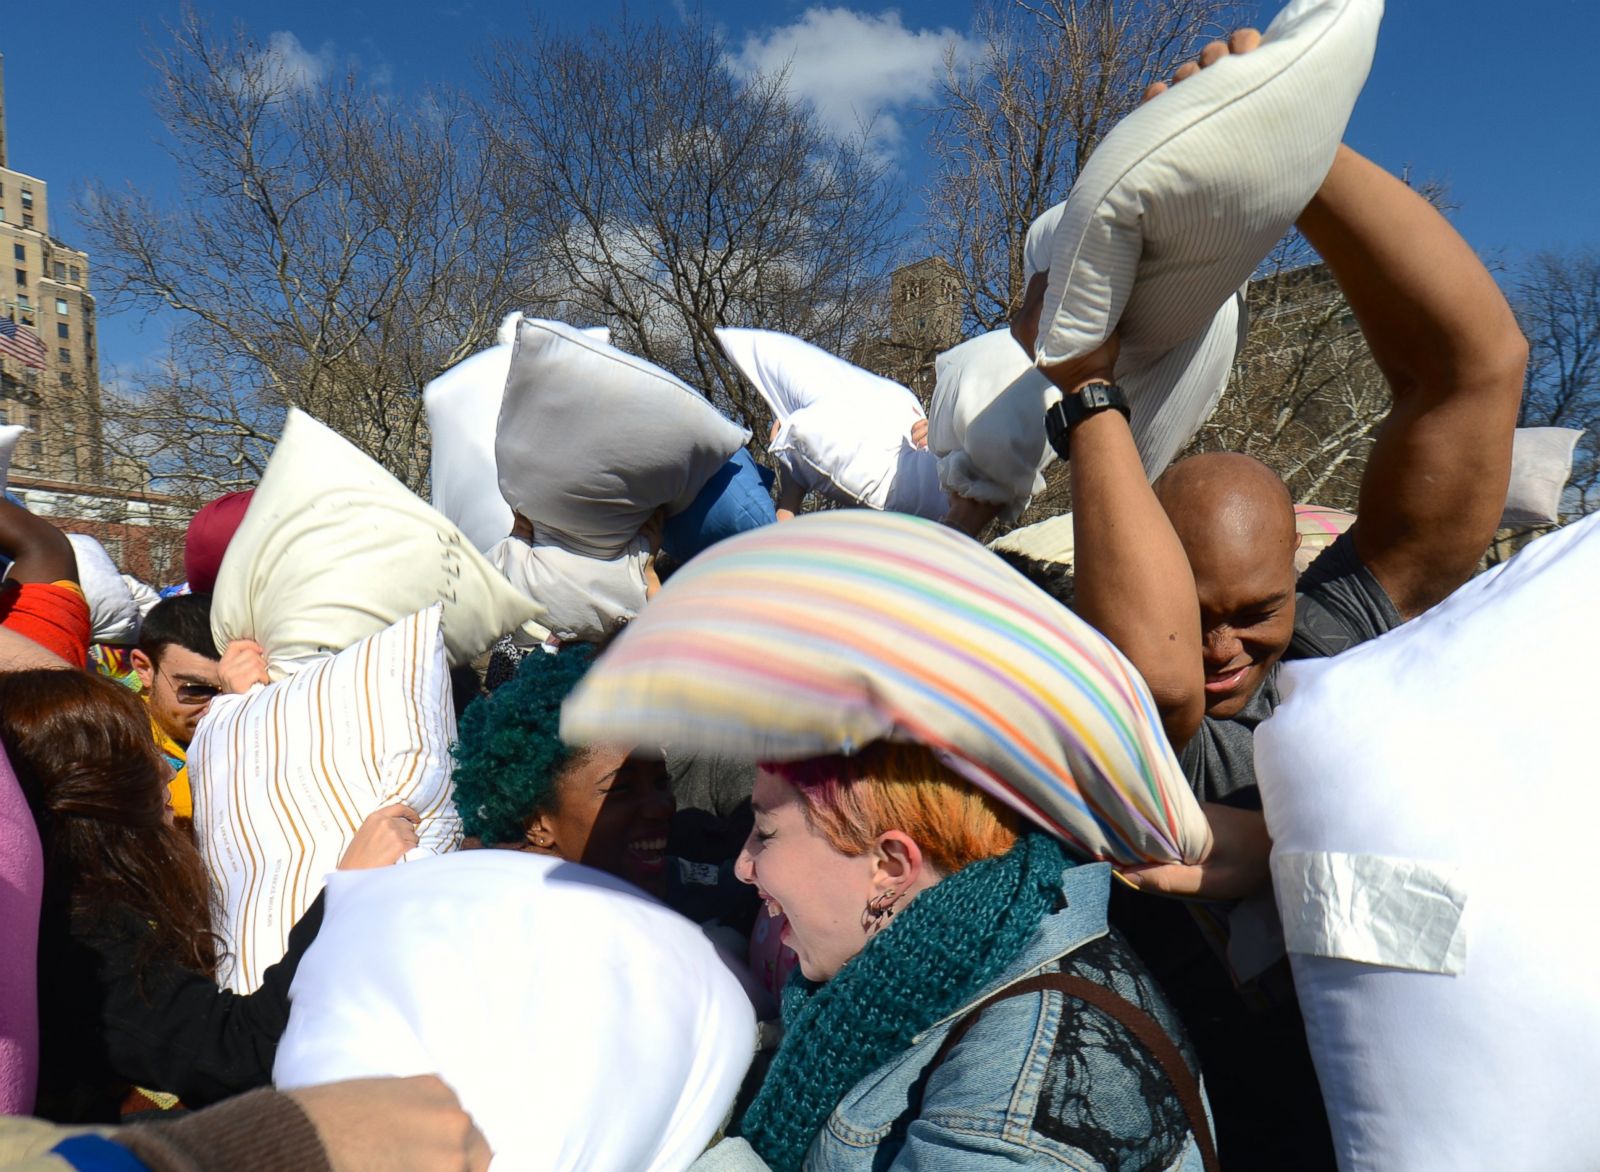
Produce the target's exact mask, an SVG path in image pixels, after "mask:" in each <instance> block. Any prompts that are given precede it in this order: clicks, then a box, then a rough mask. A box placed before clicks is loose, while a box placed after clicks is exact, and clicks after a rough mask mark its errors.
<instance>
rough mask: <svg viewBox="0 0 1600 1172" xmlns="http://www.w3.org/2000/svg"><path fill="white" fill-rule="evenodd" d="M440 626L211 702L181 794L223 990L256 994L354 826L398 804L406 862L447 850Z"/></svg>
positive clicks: (455, 823) (434, 612)
mask: <svg viewBox="0 0 1600 1172" xmlns="http://www.w3.org/2000/svg"><path fill="white" fill-rule="evenodd" d="M440 614H441V607H440V606H439V605H438V604H435V605H433V606H431V607H429V608H428V609H427V610H424V611H420V612H418V613H417V614H414V615H411V616H410V617H408V618H405V619H402V620H400V621H399V622H398V623H395V624H394V625H393V626H391V627H389V628H388V629H386V630H384V631H381V632H379V633H378V634H376V635H372V636H370V637H369V638H366V639H363V640H362V641H361V642H359V643H357V644H355V645H354V646H352V647H349V648H346V649H345V650H344V651H341V652H339V653H338V654H337V655H334V656H331V657H329V658H326V659H323V660H320V661H318V662H316V663H315V664H313V665H312V666H309V667H306V668H303V669H301V670H300V671H298V672H296V673H295V674H294V675H292V676H290V677H289V678H288V679H286V680H282V681H280V682H278V683H275V684H268V685H265V686H258V687H256V688H254V689H252V690H251V691H250V692H249V693H247V694H246V695H243V696H219V697H217V698H216V699H215V700H213V701H212V702H211V709H210V711H209V712H207V713H206V716H205V718H204V719H203V720H202V721H201V722H200V727H199V728H198V729H196V731H195V737H194V740H193V742H191V744H190V746H189V781H190V785H191V786H192V787H193V790H194V825H195V832H196V834H197V835H198V837H199V839H200V847H201V851H202V853H203V854H204V856H205V860H206V864H207V866H208V867H209V868H210V871H211V878H212V883H213V885H214V888H215V892H216V895H217V905H218V908H219V911H220V922H219V925H218V928H219V933H220V935H221V937H222V940H223V942H224V944H225V945H226V948H227V952H228V955H227V957H226V958H225V959H224V962H223V969H222V972H221V974H220V980H221V981H222V983H223V984H225V985H227V986H228V987H229V988H232V989H234V990H236V991H238V992H241V993H246V992H249V991H251V990H253V989H255V988H257V987H258V986H259V985H260V984H261V976H262V973H263V972H264V971H265V969H266V968H267V967H268V966H269V965H271V964H272V963H273V962H275V961H277V960H278V959H279V958H280V957H282V955H283V953H284V950H285V948H286V947H287V946H288V939H289V929H290V928H292V927H293V926H294V923H295V921H296V920H298V919H299V918H300V916H301V915H302V914H304V912H305V910H306V909H307V908H308V907H310V906H311V903H312V901H313V900H315V899H316V897H317V892H319V891H321V890H322V885H323V881H324V879H325V878H326V877H327V875H328V873H329V872H330V871H333V870H334V869H336V868H337V867H338V865H339V859H340V858H341V857H342V856H343V854H344V851H345V848H346V847H348V846H349V845H350V840H351V838H352V837H353V836H354V834H355V832H356V829H357V828H358V827H359V826H360V825H361V823H362V821H363V820H364V819H365V818H366V817H367V815H369V814H371V813H373V812H374V811H376V810H378V809H381V808H382V807H384V806H387V805H389V804H391V803H393V802H397V801H403V802H405V803H406V804H407V805H409V806H411V807H412V808H413V809H415V810H416V811H417V813H418V814H420V815H421V816H422V824H421V827H420V828H419V831H418V837H419V839H420V840H421V844H420V846H419V847H418V848H417V850H416V851H414V852H412V856H413V857H415V856H420V855H432V854H441V853H443V852H445V851H449V850H454V849H455V847H456V846H457V845H458V844H459V842H460V839H461V820H460V819H459V818H458V817H457V816H456V811H455V806H454V805H453V804H452V803H451V801H450V743H451V741H453V740H454V739H455V732H456V728H455V709H454V708H453V706H452V704H451V698H450V680H449V670H448V668H447V667H446V664H445V654H444V641H443V638H442V637H441V635H440V630H439V623H440Z"/></svg>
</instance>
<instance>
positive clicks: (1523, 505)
mask: <svg viewBox="0 0 1600 1172" xmlns="http://www.w3.org/2000/svg"><path fill="white" fill-rule="evenodd" d="M1582 436H1583V429H1582V428H1581V427H1580V428H1573V427H1519V428H1517V431H1516V434H1515V435H1514V436H1513V437H1512V442H1511V482H1510V483H1509V484H1508V485H1507V486H1506V507H1505V512H1504V513H1502V514H1501V517H1500V524H1501V526H1502V527H1516V526H1527V525H1553V524H1555V523H1556V522H1558V521H1560V520H1561V494H1562V492H1564V491H1565V490H1566V487H1567V481H1568V479H1570V478H1571V476H1572V449H1573V448H1575V447H1577V445H1578V440H1579V439H1580V438H1582Z"/></svg>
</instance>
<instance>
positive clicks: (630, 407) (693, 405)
mask: <svg viewBox="0 0 1600 1172" xmlns="http://www.w3.org/2000/svg"><path fill="white" fill-rule="evenodd" d="M749 438H750V433H749V432H747V431H745V430H744V428H742V427H738V426H736V425H734V424H732V423H730V422H729V421H728V420H726V419H724V418H723V417H722V416H721V415H719V414H718V413H717V410H716V408H715V407H713V406H712V405H711V404H710V403H708V402H706V400H705V398H704V397H703V396H701V395H700V394H699V393H698V392H697V391H694V390H692V389H691V388H690V387H689V386H688V385H687V384H686V383H683V382H680V381H679V380H678V379H676V378H673V377H672V375H670V374H668V373H667V372H666V371H664V370H662V369H661V368H660V367H657V366H653V365H651V364H650V363H648V362H646V361H645V360H644V359H642V358H635V357H633V356H632V355H630V354H624V353H623V352H622V351H621V350H617V349H614V348H613V347H611V346H609V345H607V344H605V343H603V342H599V341H596V340H594V339H593V338H589V337H586V336H585V335H584V334H583V333H582V332H580V331H578V330H574V329H572V328H571V327H570V326H564V325H561V324H559V323H557V322H548V321H535V320H532V319H524V320H523V321H522V323H521V325H520V326H518V328H517V348H516V352H515V353H514V354H513V355H512V358H511V374H510V376H509V378H508V380H507V382H506V389H505V397H504V399H503V400H502V402H501V405H500V422H499V425H498V427H497V429H496V432H495V464H496V466H497V467H498V468H499V474H500V492H501V494H502V495H503V496H504V497H505V499H506V501H507V503H508V504H510V505H511V507H512V508H513V509H514V510H516V511H517V512H519V513H521V514H522V515H523V516H524V517H527V518H528V519H529V520H530V521H532V522H534V523H535V524H536V525H538V526H539V527H540V528H541V529H543V530H545V531H546V532H548V533H549V534H550V536H551V539H552V540H554V541H558V542H560V543H561V544H562V545H565V546H566V547H567V548H568V549H570V550H572V551H573V552H574V553H582V554H588V555H589V556H590V557H598V558H613V557H616V556H617V555H618V554H619V553H621V552H622V550H623V549H624V548H625V547H626V546H627V544H628V542H630V541H632V540H633V538H634V536H635V535H636V534H638V532H639V530H640V528H642V527H643V525H644V523H645V522H646V521H648V520H649V519H650V514H651V513H653V512H655V511H656V510H657V509H658V508H661V507H663V506H665V508H666V511H667V513H668V515H669V516H670V515H671V514H673V513H678V512H682V511H683V510H684V509H686V508H688V507H689V506H690V504H692V503H693V501H694V499H695V497H696V496H697V495H698V494H699V492H700V490H701V489H702V488H704V487H705V485H706V482H707V481H709V480H710V479H711V478H712V477H713V476H715V475H716V474H717V472H718V471H719V470H720V469H721V468H722V466H723V465H724V464H726V463H727V462H728V458H729V457H730V456H732V455H733V453H734V452H736V451H738V450H739V449H740V448H742V447H744V445H745V441H746V440H748V439H749Z"/></svg>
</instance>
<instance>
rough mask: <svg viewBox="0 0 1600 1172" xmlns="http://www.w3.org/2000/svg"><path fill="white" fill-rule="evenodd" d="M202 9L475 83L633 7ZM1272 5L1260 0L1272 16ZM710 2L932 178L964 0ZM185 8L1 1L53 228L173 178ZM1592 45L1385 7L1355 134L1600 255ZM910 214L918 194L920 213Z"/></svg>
mask: <svg viewBox="0 0 1600 1172" xmlns="http://www.w3.org/2000/svg"><path fill="white" fill-rule="evenodd" d="M197 7H198V8H199V10H200V11H201V12H202V13H204V14H206V15H207V16H209V17H210V18H211V19H212V20H213V22H214V23H216V24H218V25H221V26H226V25H228V24H231V23H233V22H235V21H239V22H242V23H244V25H245V26H246V27H247V28H248V29H249V30H250V31H251V33H252V34H254V35H255V36H256V37H257V39H259V40H261V41H262V42H266V41H268V40H269V38H272V37H273V36H274V34H279V35H280V38H279V40H278V41H277V42H276V44H278V45H280V46H283V47H285V48H286V49H287V50H288V51H290V52H299V53H303V54H305V56H306V60H307V61H308V63H310V65H311V67H315V65H316V63H317V62H343V61H345V60H347V59H349V58H352V57H353V58H356V59H358V60H359V61H360V62H361V64H362V65H363V67H364V68H366V69H368V70H379V71H382V73H383V74H384V75H385V76H386V77H387V78H388V80H389V84H391V85H392V86H393V87H394V88H395V89H396V90H398V91H400V92H403V93H404V92H412V91H414V90H417V89H419V88H421V87H424V86H427V85H431V84H437V83H456V84H462V85H471V84H472V82H473V79H474V69H473V57H474V54H475V53H477V52H478V51H479V50H480V49H481V48H482V47H483V46H484V45H485V44H486V43H487V42H488V41H489V40H490V39H491V38H494V37H497V36H515V35H517V34H518V33H519V32H520V31H521V30H523V29H524V28H525V27H526V13H527V12H532V13H534V14H536V15H537V16H538V17H539V18H540V19H541V20H544V21H546V22H549V23H551V24H555V25H558V26H565V27H573V26H578V27H581V26H582V25H583V24H585V23H587V22H588V21H589V20H590V19H593V18H594V17H596V16H607V15H610V14H613V13H615V12H617V11H619V9H618V8H617V7H615V6H614V4H613V0H602V3H600V4H589V5H574V4H570V3H561V4H553V3H548V2H534V3H532V4H530V5H529V6H528V8H527V9H523V8H519V7H517V6H515V5H510V4H504V3H496V4H490V3H485V2H484V0H436V2H435V3H429V4H422V3H417V2H415V0H393V2H392V3H384V4H379V3H340V2H338V0H332V2H330V0H320V2H310V0H283V2H279V3H277V4H274V5H270V6H269V5H247V4H243V3H240V2H239V0H209V2H208V0H199V2H198V3H197ZM1277 7H1278V5H1277V4H1276V3H1267V4H1264V5H1262V6H1261V9H1260V11H1261V12H1262V17H1261V21H1260V23H1263V24H1264V23H1265V22H1266V21H1267V20H1269V19H1270V17H1271V14H1272V13H1273V12H1275V11H1276V10H1277ZM629 8H630V11H631V12H632V13H633V15H634V16H635V17H641V18H647V17H650V16H652V15H655V14H656V13H657V11H659V12H661V13H662V14H664V15H666V16H667V17H669V18H671V17H673V16H674V15H675V14H676V13H677V12H679V11H681V10H682V0H678V2H677V3H674V2H673V0H632V2H631V3H630V5H629ZM703 11H704V12H705V14H706V16H707V17H708V18H710V19H711V20H713V21H715V22H716V23H718V24H719V25H720V26H721V27H722V28H723V29H724V30H725V32H726V33H727V35H728V39H729V42H730V44H731V45H732V47H733V48H734V49H735V50H736V51H737V52H738V53H739V54H741V55H742V56H743V57H744V58H745V59H746V60H748V61H750V62H752V63H777V62H781V61H783V60H785V59H789V58H791V57H792V58H793V59H794V62H795V65H794V70H793V77H794V79H795V83H796V85H797V86H798V87H799V88H801V89H802V90H803V91H805V92H808V93H810V94H812V95H813V96H814V97H815V98H816V99H817V100H818V101H819V102H820V103H821V104H822V113H824V115H825V117H829V118H834V119H839V120H845V119H850V118H852V117H853V115H854V114H855V113H861V114H868V115H871V114H875V115H876V116H877V119H878V122H877V125H878V126H879V127H880V128H881V129H883V130H884V131H885V132H886V134H887V136H888V137H887V143H886V147H887V149H890V150H892V151H893V152H894V156H895V158H896V160H897V163H898V165H900V166H902V167H903V168H904V169H905V170H906V173H907V175H908V177H909V178H911V179H912V180H913V181H915V180H916V179H917V178H918V177H919V176H920V174H921V170H922V161H923V144H924V141H925V138H926V129H925V128H924V127H923V126H922V125H921V124H920V123H919V114H918V107H919V105H920V104H921V103H922V102H924V101H925V99H926V94H927V89H926V83H927V78H928V75H929V74H930V72H931V70H932V68H933V66H934V64H936V62H937V60H938V55H939V51H940V46H941V45H942V44H943V42H944V41H945V40H946V39H947V38H950V37H960V36H963V35H965V34H967V33H968V31H969V30H970V27H971V23H972V16H973V10H972V7H971V4H970V3H959V2H956V0H923V2H922V3H919V4H916V5H904V6H897V5H893V4H885V3H878V2H876V0H857V2H855V3H849V4H843V5H832V6H829V5H818V4H806V3H800V2H798V0H779V2H775V3H765V4H740V3H731V2H727V0H710V2H708V3H706V4H705V6H704V8H703ZM178 12H179V5H178V3H177V0H137V2H130V0H78V3H76V4H73V5H70V6H68V7H61V6H51V5H39V4H8V5H6V12H5V14H4V15H3V16H0V53H4V54H5V73H6V115H7V117H6V121H7V133H8V142H9V153H10V165H11V166H12V167H14V168H16V169H18V170H22V171H27V172H29V173H31V174H34V175H36V176H38V177H40V178H42V179H45V180H47V181H48V182H49V184H50V195H51V208H52V221H53V223H52V229H53V232H54V234H55V235H57V236H59V237H62V238H64V239H66V240H68V241H69V242H77V241H79V240H80V239H81V233H80V232H79V231H78V229H77V226H76V224H75V223H74V221H73V219H72V216H71V204H72V202H73V200H74V199H75V198H76V196H77V194H78V193H79V192H80V191H81V190H82V188H83V185H84V183H85V182H87V181H88V180H91V179H99V180H102V181H104V182H107V183H109V184H113V185H119V184H122V183H133V184H136V185H139V186H142V187H146V188H148V189H152V190H154V191H156V192H159V191H160V190H161V189H162V188H163V187H164V186H165V185H166V183H167V182H168V181H169V179H170V176H171V174H172V163H171V161H170V159H169V158H168V157H167V155H166V154H165V152H164V150H163V148H162V143H161V129H160V127H159V125H158V124H157V123H156V120H155V118H154V116H153V115H152V114H151V112H150V103H149V90H150V87H151V84H152V79H153V74H152V71H151V69H150V67H149V65H148V64H147V62H146V61H145V59H144V53H145V51H146V49H147V46H149V45H150V44H151V42H152V39H154V40H156V41H157V42H161V41H164V39H165V37H164V33H163V31H162V25H163V22H164V21H171V20H175V19H176V18H177V15H178ZM290 38H292V39H290ZM1597 47H1600V2H1597V0H1528V2H1525V3H1522V4H1517V5H1511V4H1505V3H1490V2H1489V0H1390V2H1389V5H1388V13H1387V15H1386V17H1385V22H1384V28H1383V32H1382V34H1381V37H1380V42H1379V49H1378V56H1377V60H1376V61H1375V63H1374V66H1373V70H1372V74H1371V77H1370V78H1369V80H1368V82H1367V87H1366V89H1365V91H1364V93H1363V95H1362V98H1361V102H1360V104H1359V105H1358V106H1357V109H1356V113H1355V116H1354V118H1353V119H1352V121H1351V125H1350V130H1349V133H1348V135H1347V141H1349V142H1350V143H1351V144H1352V145H1353V146H1355V147H1356V148H1357V149H1358V150H1361V151H1363V152H1364V153H1366V154H1368V155H1370V156H1371V157H1372V158H1374V159H1376V160H1377V161H1378V162H1380V163H1382V164H1383V165H1384V166H1386V167H1389V168H1390V169H1392V170H1396V171H1398V170H1401V169H1403V168H1406V167H1408V166H1409V167H1410V168H1411V171H1412V173H1413V175H1415V176H1417V177H1423V178H1437V179H1441V180H1444V181H1445V182H1446V183H1448V185H1449V188H1450V194H1451V199H1452V201H1453V202H1454V203H1456V204H1457V205H1459V207H1458V210H1457V211H1456V212H1455V213H1454V219H1455V223H1456V225H1457V227H1458V228H1459V229H1460V231H1461V232H1462V234H1463V235H1464V236H1465V237H1466V238H1467V240H1468V241H1469V242H1470V243H1471V244H1472V245H1473V247H1475V248H1476V249H1478V251H1479V252H1480V253H1482V254H1484V255H1485V256H1486V257H1490V258H1492V259H1496V260H1499V261H1502V262H1504V263H1505V264H1508V265H1514V264H1515V263H1516V261H1517V260H1518V258H1519V257H1520V256H1522V255H1524V254H1525V253H1527V252H1529V251H1533V250H1537V249H1542V248H1549V249H1556V250H1565V249H1570V248H1578V247H1583V246H1600V114H1597V113H1596V112H1595V103H1594V97H1593V93H1594V86H1593V81H1592V69H1593V66H1592V57H1593V53H1594V51H1595V49H1596V48H1597ZM916 210H917V209H916V206H915V201H914V200H913V202H912V206H911V208H910V209H909V211H910V213H911V214H913V215H914V214H915V212H916ZM160 335H161V325H160V323H159V322H144V321H142V320H140V318H139V317H138V315H134V314H108V315H106V316H104V317H103V318H102V322H101V345H100V352H101V358H102V362H103V363H104V364H105V367H106V371H105V373H106V374H107V375H111V374H113V373H114V371H115V370H116V369H117V368H120V369H122V370H127V369H129V368H130V367H132V366H135V365H137V364H139V363H141V362H143V361H144V360H145V359H146V358H147V357H148V356H150V355H152V354H153V353H155V352H156V351H157V350H159V348H160Z"/></svg>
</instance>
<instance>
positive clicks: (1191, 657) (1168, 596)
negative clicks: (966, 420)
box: [1045, 336, 1205, 745]
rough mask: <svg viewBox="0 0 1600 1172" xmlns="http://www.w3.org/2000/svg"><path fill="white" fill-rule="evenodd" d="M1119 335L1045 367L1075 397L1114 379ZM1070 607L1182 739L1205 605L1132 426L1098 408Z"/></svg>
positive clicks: (1080, 473) (1201, 704)
mask: <svg viewBox="0 0 1600 1172" xmlns="http://www.w3.org/2000/svg"><path fill="white" fill-rule="evenodd" d="M1115 360H1116V346H1115V337H1114V336H1113V340H1112V342H1111V343H1109V344H1108V345H1107V346H1104V347H1102V348H1101V349H1100V350H1097V351H1095V352H1094V353H1093V354H1090V355H1087V356H1085V357H1084V358H1080V359H1076V360H1074V361H1072V362H1068V363H1062V364H1059V365H1057V366H1054V367H1050V368H1048V369H1046V371H1045V374H1046V375H1048V376H1049V378H1050V380H1051V381H1052V382H1054V383H1056V385H1057V386H1059V387H1060V388H1061V389H1062V392H1063V393H1064V394H1071V393H1073V392H1074V391H1076V390H1077V388H1078V387H1080V386H1082V385H1083V384H1084V383H1085V382H1089V381H1092V380H1095V379H1099V380H1102V381H1106V382H1109V381H1111V371H1112V369H1113V367H1114V366H1115ZM1070 442H1071V444H1072V459H1071V463H1070V465H1069V466H1070V468H1071V476H1072V506H1073V508H1072V533H1073V536H1072V542H1073V556H1072V560H1073V570H1074V577H1075V583H1074V590H1075V598H1074V605H1073V609H1074V610H1076V611H1077V613H1078V615H1079V616H1080V617H1081V618H1082V619H1084V621H1086V622H1088V623H1089V624H1090V625H1092V626H1093V627H1095V628H1096V629H1097V630H1098V631H1100V633H1101V634H1103V635H1105V637H1106V638H1108V639H1110V640H1111V642H1112V643H1114V644H1116V647H1117V649H1118V650H1119V651H1121V652H1122V653H1123V654H1124V655H1126V656H1127V657H1128V659H1129V660H1130V661H1132V663H1133V665H1134V666H1135V667H1136V668H1138V669H1139V672H1140V674H1141V675H1143V676H1144V680H1145V683H1146V684H1148V685H1149V687H1150V694H1151V697H1152V698H1153V699H1154V700H1155V703H1156V708H1157V710H1158V711H1160V713H1161V721H1162V725H1163V727H1164V729H1165V731H1166V734H1167V738H1168V739H1169V740H1170V741H1171V743H1172V744H1174V745H1182V744H1184V743H1185V742H1186V741H1187V740H1188V739H1189V738H1190V737H1191V736H1193V735H1194V731H1195V729H1197V728H1198V727H1199V726H1200V717H1201V715H1202V713H1203V712H1204V710H1205V672H1204V669H1203V667H1202V662H1203V660H1202V656H1201V649H1200V604H1199V601H1198V600H1197V597H1196V594H1195V586H1194V574H1193V573H1192V572H1191V571H1190V569H1189V559H1188V556H1187V555H1186V554H1185V553H1184V551H1183V546H1182V545H1181V544H1180V543H1179V541H1178V535H1177V534H1176V533H1175V532H1174V531H1173V528H1172V522H1171V521H1170V520H1168V519H1167V514H1166V511H1165V510H1163V509H1162V507H1161V503H1160V502H1159V501H1158V500H1156V494H1155V492H1154V491H1153V490H1152V489H1151V487H1150V482H1149V481H1148V480H1147V479H1146V478H1145V473H1144V465H1143V464H1142V463H1141V462H1140V460H1139V451H1138V449H1137V448H1136V447H1135V446H1134V443H1133V432H1132V430H1130V429H1129V427H1128V422H1127V420H1125V419H1124V418H1123V417H1122V415H1121V414H1120V413H1119V412H1117V411H1109V410H1108V411H1101V412H1099V413H1097V414H1095V415H1091V416H1090V417H1089V418H1088V419H1086V420H1084V421H1083V422H1082V423H1080V424H1078V425H1077V426H1076V427H1074V428H1073V429H1072V434H1071V441H1070Z"/></svg>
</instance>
